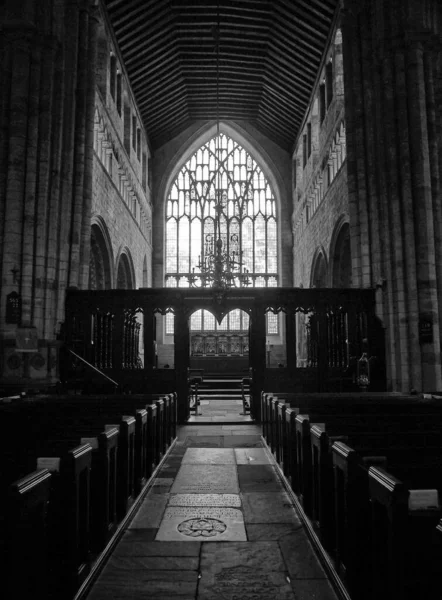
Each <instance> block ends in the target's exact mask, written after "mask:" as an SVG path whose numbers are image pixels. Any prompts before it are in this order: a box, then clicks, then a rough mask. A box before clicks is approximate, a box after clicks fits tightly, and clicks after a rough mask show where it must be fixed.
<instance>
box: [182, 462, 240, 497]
mask: <svg viewBox="0 0 442 600" xmlns="http://www.w3.org/2000/svg"><path fill="white" fill-rule="evenodd" d="M171 493H172V494H238V493H239V486H238V477H237V474H236V466H235V465H206V466H205V467H204V469H202V468H201V465H182V466H181V468H180V470H179V471H178V475H177V477H176V479H175V481H174V484H173V486H172V489H171Z"/></svg>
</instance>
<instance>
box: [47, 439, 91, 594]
mask: <svg viewBox="0 0 442 600" xmlns="http://www.w3.org/2000/svg"><path fill="white" fill-rule="evenodd" d="M53 450H54V451H53V453H52V454H51V456H44V457H39V458H38V459H37V465H38V466H40V465H47V468H48V469H49V471H50V473H51V475H52V479H51V493H50V511H49V514H48V523H49V527H48V531H49V544H48V558H49V564H50V582H51V589H50V590H49V591H48V593H49V596H50V597H60V598H66V599H67V600H69V599H70V598H72V596H73V595H74V593H75V591H76V590H77V589H78V588H79V586H80V585H81V584H82V583H83V581H84V579H85V578H86V576H87V575H88V573H89V570H90V558H91V556H90V551H91V544H90V497H91V494H90V474H91V465H92V447H91V446H90V444H82V445H80V446H77V447H76V448H73V449H72V450H68V451H67V452H65V449H64V448H59V449H58V450H56V449H55V448H54V449H53Z"/></svg>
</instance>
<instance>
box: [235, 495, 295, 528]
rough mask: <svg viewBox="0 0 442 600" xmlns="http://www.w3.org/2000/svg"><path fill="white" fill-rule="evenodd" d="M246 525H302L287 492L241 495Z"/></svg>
mask: <svg viewBox="0 0 442 600" xmlns="http://www.w3.org/2000/svg"><path fill="white" fill-rule="evenodd" d="M241 500H242V505H243V511H244V520H245V522H246V523H294V524H297V525H300V524H301V521H300V520H299V517H298V515H297V514H296V512H295V510H294V507H293V504H292V502H291V500H290V498H289V496H288V495H287V493H286V492H266V493H262V492H255V493H250V494H241Z"/></svg>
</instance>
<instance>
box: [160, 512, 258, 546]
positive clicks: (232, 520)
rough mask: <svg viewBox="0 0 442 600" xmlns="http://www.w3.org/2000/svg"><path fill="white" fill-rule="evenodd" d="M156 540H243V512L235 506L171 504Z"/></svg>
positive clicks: (245, 538)
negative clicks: (214, 506) (215, 506)
mask: <svg viewBox="0 0 442 600" xmlns="http://www.w3.org/2000/svg"><path fill="white" fill-rule="evenodd" d="M156 540H157V541H162V542H166V541H167V542H170V541H179V542H183V541H188V542H211V541H216V542H223V541H246V540H247V535H246V530H245V526H244V517H243V515H242V512H241V511H240V510H238V509H236V508H212V507H204V506H201V507H198V506H193V507H192V506H186V507H185V506H173V507H170V508H167V509H166V512H165V513H164V517H163V520H162V522H161V525H160V528H159V530H158V533H157V537H156Z"/></svg>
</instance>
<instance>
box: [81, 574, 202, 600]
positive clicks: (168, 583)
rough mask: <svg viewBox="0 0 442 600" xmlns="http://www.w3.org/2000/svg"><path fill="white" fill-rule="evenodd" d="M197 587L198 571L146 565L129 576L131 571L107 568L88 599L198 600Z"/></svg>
mask: <svg viewBox="0 0 442 600" xmlns="http://www.w3.org/2000/svg"><path fill="white" fill-rule="evenodd" d="M197 587H198V573H197V571H175V570H174V571H152V570H148V569H143V570H141V571H140V570H135V571H133V572H132V575H131V577H127V572H116V571H111V570H107V569H105V570H104V572H103V574H102V575H101V576H100V577H99V579H98V581H97V585H96V586H94V589H93V590H92V592H91V593H90V594H89V595H88V600H146V599H148V598H152V599H154V598H161V600H165V599H167V598H170V599H172V598H173V599H174V600H185V599H192V600H194V598H195V597H196V593H197Z"/></svg>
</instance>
